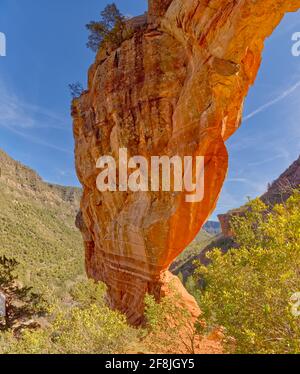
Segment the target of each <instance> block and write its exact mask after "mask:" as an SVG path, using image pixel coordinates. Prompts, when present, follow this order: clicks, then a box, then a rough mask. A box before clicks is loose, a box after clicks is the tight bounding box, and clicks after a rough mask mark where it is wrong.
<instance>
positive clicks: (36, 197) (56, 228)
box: [0, 150, 84, 294]
mask: <svg viewBox="0 0 300 374" xmlns="http://www.w3.org/2000/svg"><path fill="white" fill-rule="evenodd" d="M0 168H1V177H0V255H6V256H8V257H10V258H15V259H16V260H17V261H18V262H19V263H20V266H19V270H18V272H19V278H20V280H21V281H22V282H24V283H25V284H26V285H29V286H33V287H34V289H35V290H36V291H43V292H45V289H46V288H48V289H49V290H52V291H55V293H56V294H58V293H59V294H63V293H64V291H65V290H66V289H67V288H68V287H69V286H70V285H71V284H72V283H73V282H74V281H76V280H77V279H78V278H82V277H84V264H83V261H84V260H83V259H84V256H83V246H82V240H81V235H80V233H79V232H78V230H77V229H76V227H75V225H74V221H75V215H76V211H77V207H78V206H79V200H80V194H81V191H80V189H75V188H68V187H60V186H54V185H49V184H47V183H45V182H43V181H42V180H41V178H40V177H39V176H38V175H37V174H36V173H35V172H34V171H32V170H31V169H29V168H27V167H25V166H23V165H21V164H20V163H18V162H16V161H14V160H12V159H11V158H10V157H9V156H8V155H6V154H5V153H4V152H3V151H1V150H0Z"/></svg>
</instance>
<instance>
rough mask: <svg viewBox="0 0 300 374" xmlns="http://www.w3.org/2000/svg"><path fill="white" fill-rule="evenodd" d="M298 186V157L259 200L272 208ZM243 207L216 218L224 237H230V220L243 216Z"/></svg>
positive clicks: (299, 170)
mask: <svg viewBox="0 0 300 374" xmlns="http://www.w3.org/2000/svg"><path fill="white" fill-rule="evenodd" d="M299 186H300V157H299V158H298V159H297V160H296V161H295V162H294V163H293V164H292V165H291V166H290V167H289V168H288V169H287V170H285V171H284V172H283V173H282V174H281V175H280V176H279V178H277V179H276V180H275V181H274V182H273V183H271V184H270V185H269V187H268V191H267V192H266V193H264V194H263V195H262V196H261V197H260V199H261V200H262V201H263V202H264V203H265V204H266V205H268V206H270V207H272V206H274V205H275V204H278V203H279V204H280V203H282V202H284V201H286V200H287V199H288V198H289V196H290V195H291V193H292V191H293V189H295V188H297V187H299ZM245 209H246V208H245V207H244V206H242V207H240V208H238V209H234V210H231V211H229V212H228V213H226V214H221V215H219V216H218V218H219V220H220V223H221V227H222V233H223V235H224V236H227V237H229V236H231V234H232V233H231V230H230V220H231V218H232V217H233V216H235V215H240V214H243V211H245Z"/></svg>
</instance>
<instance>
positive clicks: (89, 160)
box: [73, 0, 300, 324]
mask: <svg viewBox="0 0 300 374" xmlns="http://www.w3.org/2000/svg"><path fill="white" fill-rule="evenodd" d="M299 7H300V0H293V1H290V0H264V1H253V0H230V1H229V0H222V1H220V0H156V1H154V0H153V1H149V13H148V24H147V25H146V26H144V27H142V28H139V29H138V30H137V31H136V32H135V34H134V37H133V38H132V39H130V40H127V41H124V42H123V44H122V45H121V46H120V48H118V49H117V50H115V51H107V50H103V49H102V50H101V51H99V53H98V55H97V58H96V61H95V63H94V64H93V65H92V67H91V68H90V71H89V79H88V91H87V92H86V93H84V94H83V95H82V96H81V97H80V98H79V99H78V100H76V101H74V103H73V117H74V136H75V142H76V148H75V154H76V167H77V173H78V176H79V178H80V181H81V183H82V185H83V188H84V192H83V198H82V202H81V210H82V217H81V218H82V219H81V223H80V227H82V230H83V234H84V239H85V245H86V268H87V272H88V275H89V276H90V277H93V278H94V279H96V280H101V281H104V282H105V283H106V284H107V286H108V300H109V303H110V305H111V306H112V307H113V308H118V309H119V310H121V311H123V312H125V313H126V315H127V316H128V319H129V321H130V322H132V323H135V324H138V323H140V322H141V321H142V318H143V317H142V316H143V300H144V295H145V293H146V292H148V293H151V294H153V295H155V296H156V297H157V299H159V297H160V296H161V293H162V289H164V288H165V279H167V278H168V277H166V271H167V269H168V267H169V265H170V263H171V262H172V261H173V260H174V259H175V258H176V257H177V256H178V255H179V254H180V253H181V252H182V251H183V250H184V249H185V247H186V246H187V245H188V244H189V243H190V242H191V241H192V240H193V239H194V237H195V236H196V234H197V233H198V231H199V230H200V228H201V227H202V225H203V224H204V223H205V221H206V220H207V218H208V217H209V215H210V213H211V212H212V211H213V210H214V208H215V206H216V203H217V200H218V196H219V194H220V191H221V188H222V185H223V182H224V179H225V177H226V173H227V167H228V155H227V151H226V147H225V144H224V142H225V141H226V140H227V139H228V138H229V137H230V136H231V135H232V134H233V133H234V132H235V131H236V130H237V128H238V127H239V126H240V124H241V120H242V110H243V102H244V98H245V96H246V94H247V92H248V90H249V87H250V86H251V84H253V82H254V80H255V77H256V75H257V71H258V69H259V66H260V62H261V53H262V50H263V45H264V40H265V38H266V37H268V36H269V35H270V34H271V33H272V31H273V30H274V28H275V27H276V26H277V25H278V24H279V22H280V20H281V19H282V17H283V15H284V13H285V12H288V11H296V10H297V9H298V8H299ZM122 147H124V148H127V149H128V152H129V156H135V155H142V156H145V157H147V158H150V156H160V155H168V156H173V155H179V156H182V157H183V156H186V155H189V156H197V155H201V156H205V194H204V199H203V201H201V202H199V203H187V202H186V201H185V192H183V193H167V192H136V193H133V192H105V193H100V192H99V191H98V190H97V188H96V178H97V176H98V174H99V170H97V168H96V161H97V159H98V158H99V157H100V156H102V155H112V156H113V157H114V158H115V159H116V160H118V151H119V148H122Z"/></svg>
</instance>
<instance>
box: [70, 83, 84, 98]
mask: <svg viewBox="0 0 300 374" xmlns="http://www.w3.org/2000/svg"><path fill="white" fill-rule="evenodd" d="M69 90H70V94H71V96H72V98H73V99H76V98H78V97H80V96H81V95H82V93H83V92H84V88H83V86H82V84H81V83H80V82H76V83H71V84H69Z"/></svg>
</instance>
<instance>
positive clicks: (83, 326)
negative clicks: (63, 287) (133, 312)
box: [0, 281, 138, 354]
mask: <svg viewBox="0 0 300 374" xmlns="http://www.w3.org/2000/svg"><path fill="white" fill-rule="evenodd" d="M72 294H73V303H72V305H71V307H63V306H62V305H61V304H60V305H58V306H54V307H53V308H52V309H51V311H50V315H51V317H50V322H51V324H49V325H48V326H47V327H46V328H43V329H38V330H34V331H29V330H26V331H24V333H23V334H22V336H21V338H20V339H15V338H14V337H13V336H12V335H11V334H10V333H7V334H5V335H2V336H1V334H0V352H1V353H27V354H40V353H45V354H47V353H48V354H53V353H60V354H109V353H126V350H129V349H131V347H132V346H134V345H135V344H137V341H138V339H137V335H138V332H137V330H135V329H134V328H132V327H130V326H129V325H128V324H127V322H126V318H125V316H123V315H122V314H120V313H119V312H116V311H112V310H111V309H109V308H108V307H107V306H106V305H105V302H104V297H105V287H104V285H103V284H101V283H99V284H96V283H94V282H93V281H85V282H83V283H81V284H78V285H76V286H75V288H74V290H73V291H72ZM1 339H2V342H1Z"/></svg>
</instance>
